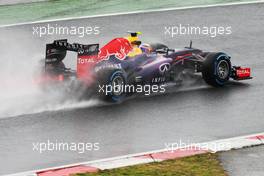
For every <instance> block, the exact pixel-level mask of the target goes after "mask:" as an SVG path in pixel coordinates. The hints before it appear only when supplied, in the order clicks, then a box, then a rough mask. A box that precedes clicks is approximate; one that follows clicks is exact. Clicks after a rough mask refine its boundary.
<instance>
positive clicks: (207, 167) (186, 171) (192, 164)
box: [74, 153, 227, 176]
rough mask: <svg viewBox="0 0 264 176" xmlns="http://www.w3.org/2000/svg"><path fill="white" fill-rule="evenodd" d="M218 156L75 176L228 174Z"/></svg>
mask: <svg viewBox="0 0 264 176" xmlns="http://www.w3.org/2000/svg"><path fill="white" fill-rule="evenodd" d="M217 157H218V156H217V154H211V153H208V154H202V155H195V156H191V157H186V158H181V159H176V160H168V161H163V162H155V163H150V164H143V165H135V166H129V167H123V168H118V169H112V170H103V171H100V172H98V173H87V174H76V175H74V176H227V174H226V173H225V171H224V169H223V168H222V166H221V164H220V162H219V160H218V158H217Z"/></svg>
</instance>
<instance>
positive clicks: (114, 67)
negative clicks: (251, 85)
mask: <svg viewBox="0 0 264 176" xmlns="http://www.w3.org/2000/svg"><path fill="white" fill-rule="evenodd" d="M139 34H140V33H139V32H131V33H130V35H129V36H128V37H127V38H115V39H113V40H111V41H110V42H109V43H107V44H106V45H105V46H103V47H101V48H100V47H99V44H88V45H83V44H78V43H73V44H70V43H68V42H67V40H66V39H64V40H55V41H54V42H53V43H50V44H47V45H46V58H45V67H44V69H43V70H44V71H43V74H42V81H41V82H42V83H45V84H46V83H48V84H51V83H57V82H67V81H69V80H75V81H76V82H78V83H79V84H81V85H83V86H85V87H86V88H87V89H90V90H91V89H92V90H95V92H96V93H97V94H98V95H99V96H100V97H101V96H102V97H104V99H105V100H110V101H113V102H119V101H122V100H123V99H124V98H125V97H127V96H129V95H131V94H133V93H134V92H135V90H137V89H140V90H142V91H143V87H144V86H152V91H153V92H155V91H157V90H159V91H160V92H164V91H165V89H164V87H165V85H168V84H169V83H173V84H176V85H178V84H181V82H182V81H183V79H184V78H185V76H184V75H186V74H188V75H197V74H200V75H201V77H202V78H203V80H204V81H205V82H206V83H207V84H209V85H211V86H214V87H222V86H224V85H225V84H226V83H227V82H228V81H229V80H230V79H233V80H245V79H251V74H250V68H244V67H240V66H233V65H232V64H231V59H230V56H229V55H228V54H226V53H224V52H204V51H202V50H200V49H196V48H193V47H192V42H190V45H189V46H188V47H185V48H183V49H180V50H176V49H170V48H169V47H167V46H166V45H164V44H160V43H154V44H146V43H142V42H141V41H139V40H138V35H139ZM67 51H73V52H76V53H77V59H76V62H77V68H76V70H72V69H69V68H66V67H65V65H64V63H63V59H64V58H65V56H66V53H67Z"/></svg>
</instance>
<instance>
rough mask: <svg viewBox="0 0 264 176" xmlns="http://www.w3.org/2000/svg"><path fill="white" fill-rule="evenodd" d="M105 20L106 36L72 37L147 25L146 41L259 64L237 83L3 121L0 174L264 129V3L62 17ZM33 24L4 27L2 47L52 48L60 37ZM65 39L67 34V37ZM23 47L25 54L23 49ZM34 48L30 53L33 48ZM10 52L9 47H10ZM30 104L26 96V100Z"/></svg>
mask: <svg viewBox="0 0 264 176" xmlns="http://www.w3.org/2000/svg"><path fill="white" fill-rule="evenodd" d="M179 23H181V24H192V25H194V26H195V25H198V26H201V25H208V26H211V25H224V26H232V32H233V33H232V35H229V36H221V37H216V38H210V37H208V36H178V37H175V38H171V37H169V36H165V35H164V26H167V25H178V24H179ZM57 24H64V25H98V26H100V27H101V34H100V35H99V36H90V37H87V38H78V37H76V36H71V37H68V38H70V41H71V42H74V41H76V40H77V42H82V43H87V42H88V43H94V42H96V41H99V42H100V43H103V42H105V41H106V40H109V39H111V38H112V37H113V36H122V35H123V32H124V31H127V30H139V31H142V32H143V34H144V37H143V38H144V39H145V40H151V41H162V42H164V43H167V44H168V45H169V46H171V47H176V48H177V47H182V46H186V45H187V44H188V41H189V39H191V38H192V39H193V42H194V46H195V47H199V48H201V49H208V50H222V51H225V52H227V53H230V54H231V56H232V57H233V59H232V61H233V63H236V64H243V65H248V66H250V67H252V69H253V76H254V79H253V80H250V81H245V82H241V83H231V84H229V85H228V86H226V87H225V88H223V89H215V88H211V87H209V86H207V85H205V84H200V85H197V86H195V87H194V88H193V89H190V88H188V89H187V90H182V91H178V92H175V93H168V94H165V95H159V96H155V97H145V98H140V97H138V98H135V99H131V100H129V101H126V102H124V103H122V104H119V105H110V106H99V107H90V108H80V109H72V110H64V111H55V112H43V113H39V114H32V115H20V116H16V117H8V118H2V119H0V156H1V160H0V174H8V173H14V172H21V171H26V170H31V169H40V168H45V167H51V166H56V165H63V164H69V163H74V162H81V161H88V160H94V159H99V158H105V157H112V156H117V155H124V154H129V153H136V152H144V151H148V150H153V149H160V148H164V147H165V143H168V142H179V140H182V141H183V142H186V143H190V142H201V141H209V140H215V139H221V138H227V137H233V136H239V135H245V134H251V133H257V132H263V126H264V121H263V113H264V109H263V107H264V100H263V99H264V91H263V86H264V78H263V75H264V58H263V53H262V52H263V48H264V44H263V41H264V33H263V26H264V4H253V5H239V6H230V7H214V8H204V9H193V10H178V11H169V12H158V13H147V14H134V15H123V16H113V17H103V18H92V19H82V20H73V21H64V22H57ZM31 27H32V26H31V25H28V26H19V27H12V28H7V29H0V31H1V32H0V38H1V43H0V45H1V47H2V48H4V49H7V48H9V47H10V46H6V45H5V43H6V41H9V42H10V41H13V42H15V43H14V48H17V49H18V50H19V54H20V55H26V56H28V57H31V56H33V55H34V54H37V53H44V46H45V43H46V42H47V41H51V40H53V39H55V38H57V37H56V36H52V37H51V36H48V37H45V38H38V37H36V36H32V29H31ZM61 38H63V37H61ZM22 48H23V49H24V51H22ZM29 48H30V49H31V51H30V49H29ZM2 51H5V50H2ZM20 101H22V100H20ZM48 139H49V140H50V141H55V140H58V141H64V142H99V143H100V151H94V152H86V153H85V154H77V153H76V152H62V151H61V152H46V153H44V154H39V153H38V152H36V151H32V142H44V141H47V140H48Z"/></svg>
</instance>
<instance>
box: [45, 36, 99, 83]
mask: <svg viewBox="0 0 264 176" xmlns="http://www.w3.org/2000/svg"><path fill="white" fill-rule="evenodd" d="M67 51H73V52H77V60H76V61H77V72H76V73H77V76H78V78H81V79H85V80H88V79H90V76H91V73H90V70H91V67H93V66H94V63H96V60H97V58H98V53H99V44H89V45H83V44H79V43H73V44H70V43H68V42H67V39H63V40H55V41H54V42H53V43H50V44H47V45H46V57H45V71H46V70H47V68H50V67H53V68H54V69H56V70H58V69H64V68H65V66H64V64H63V63H62V61H63V59H64V58H65V57H66V54H67ZM61 65H62V67H63V68H61ZM47 66H48V67H47Z"/></svg>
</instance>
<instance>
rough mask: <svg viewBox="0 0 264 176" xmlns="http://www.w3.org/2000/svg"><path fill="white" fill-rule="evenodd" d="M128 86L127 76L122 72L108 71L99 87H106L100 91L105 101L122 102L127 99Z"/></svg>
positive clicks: (104, 73)
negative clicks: (126, 90)
mask: <svg viewBox="0 0 264 176" xmlns="http://www.w3.org/2000/svg"><path fill="white" fill-rule="evenodd" d="M126 84H127V76H126V74H125V72H124V71H122V70H107V71H104V72H103V74H101V78H100V80H99V86H100V87H104V88H103V90H101V91H100V97H101V98H103V99H104V100H105V101H110V102H121V101H123V100H124V99H125V97H126V92H125V91H124V88H125V85H126Z"/></svg>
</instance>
